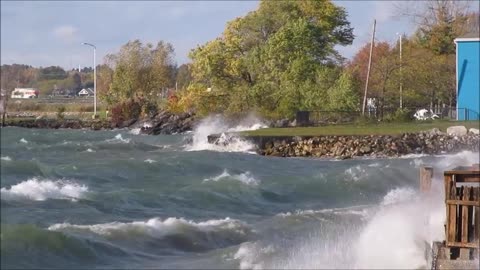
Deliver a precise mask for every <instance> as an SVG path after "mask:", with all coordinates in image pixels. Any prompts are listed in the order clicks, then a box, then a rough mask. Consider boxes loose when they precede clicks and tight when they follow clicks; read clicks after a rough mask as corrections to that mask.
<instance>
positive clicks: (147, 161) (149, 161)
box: [143, 158, 157, 164]
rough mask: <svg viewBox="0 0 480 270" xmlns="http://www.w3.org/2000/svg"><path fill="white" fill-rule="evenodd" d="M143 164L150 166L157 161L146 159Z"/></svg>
mask: <svg viewBox="0 0 480 270" xmlns="http://www.w3.org/2000/svg"><path fill="white" fill-rule="evenodd" d="M143 162H146V163H150V164H152V163H154V162H157V161H155V160H153V159H149V158H148V159H145V160H144V161H143Z"/></svg>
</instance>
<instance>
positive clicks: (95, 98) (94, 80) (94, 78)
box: [82, 42, 97, 119]
mask: <svg viewBox="0 0 480 270" xmlns="http://www.w3.org/2000/svg"><path fill="white" fill-rule="evenodd" d="M82 45H87V46H90V47H92V48H93V118H94V119H95V118H97V65H96V63H95V58H96V57H95V55H96V50H97V47H95V45H93V44H91V43H87V42H83V43H82Z"/></svg>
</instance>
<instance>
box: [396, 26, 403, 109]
mask: <svg viewBox="0 0 480 270" xmlns="http://www.w3.org/2000/svg"><path fill="white" fill-rule="evenodd" d="M397 36H400V109H401V108H403V93H402V92H403V89H402V86H403V74H402V37H403V34H400V33H397Z"/></svg>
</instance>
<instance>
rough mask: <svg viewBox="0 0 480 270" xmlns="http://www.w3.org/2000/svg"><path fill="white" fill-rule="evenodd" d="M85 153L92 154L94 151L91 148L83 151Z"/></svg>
mask: <svg viewBox="0 0 480 270" xmlns="http://www.w3.org/2000/svg"><path fill="white" fill-rule="evenodd" d="M85 152H88V153H93V152H95V150H93V149H92V148H88V149H87V150H85Z"/></svg>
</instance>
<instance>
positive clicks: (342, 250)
mask: <svg viewBox="0 0 480 270" xmlns="http://www.w3.org/2000/svg"><path fill="white" fill-rule="evenodd" d="M216 124H218V123H216ZM210 131H211V130H210ZM210 131H209V128H204V130H203V131H202V130H201V129H200V130H198V131H197V132H196V133H192V134H187V135H174V136H144V135H135V134H134V132H129V131H126V130H121V131H118V130H117V131H83V130H36V129H20V128H4V129H1V160H0V162H1V266H2V268H75V269H91V268H196V269H198V268H222V269H225V268H242V269H251V268H255V269H258V268H268V269H272V268H287V269H291V268H310V269H312V268H344V269H345V268H353V267H355V268H396V269H398V268H419V267H426V266H427V261H426V259H425V256H424V250H425V241H431V240H434V239H440V238H442V236H443V219H444V216H445V213H444V212H445V211H444V205H443V193H442V188H441V178H440V177H441V175H438V176H437V177H436V178H435V181H434V188H435V189H436V192H433V193H432V194H431V195H430V196H419V193H418V188H417V186H418V168H419V166H421V165H422V164H430V165H433V166H434V167H435V170H436V172H437V173H438V174H440V173H441V171H442V170H443V169H445V168H448V167H452V166H455V165H465V164H467V163H473V162H478V153H472V152H463V153H460V154H456V155H448V156H437V157H418V156H411V157H405V158H401V159H378V160H377V159H363V160H347V161H334V160H315V159H293V158H292V159H283V158H265V157H261V156H257V155H254V154H250V153H244V152H238V151H246V152H248V145H246V144H242V143H240V146H239V145H236V146H232V147H231V148H228V149H227V148H221V147H212V146H208V145H206V144H204V141H203V139H202V138H203V136H204V134H206V133H209V132H210ZM192 137H193V139H192ZM189 141H193V145H192V144H189V143H188V142H189ZM235 151H237V152H235Z"/></svg>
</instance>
